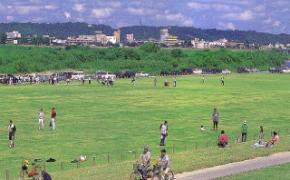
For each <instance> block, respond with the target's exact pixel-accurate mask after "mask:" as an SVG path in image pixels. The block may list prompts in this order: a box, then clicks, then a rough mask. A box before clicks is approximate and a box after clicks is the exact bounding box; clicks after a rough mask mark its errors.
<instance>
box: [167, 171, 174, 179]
mask: <svg viewBox="0 0 290 180" xmlns="http://www.w3.org/2000/svg"><path fill="white" fill-rule="evenodd" d="M165 180H174V173H173V171H171V170H170V171H169V172H168V174H167V177H166V178H165Z"/></svg>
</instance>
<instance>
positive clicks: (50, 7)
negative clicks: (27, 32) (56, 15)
mask: <svg viewBox="0 0 290 180" xmlns="http://www.w3.org/2000/svg"><path fill="white" fill-rule="evenodd" d="M57 8H58V7H57V6H56V5H54V4H48V5H45V6H44V9H46V10H55V9H57Z"/></svg>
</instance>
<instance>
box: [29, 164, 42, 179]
mask: <svg viewBox="0 0 290 180" xmlns="http://www.w3.org/2000/svg"><path fill="white" fill-rule="evenodd" d="M31 165H32V167H31V170H30V171H29V173H28V177H33V178H36V177H37V176H38V175H39V173H38V172H37V169H36V165H35V163H32V164H31Z"/></svg>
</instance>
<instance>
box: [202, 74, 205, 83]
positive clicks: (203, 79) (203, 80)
mask: <svg viewBox="0 0 290 180" xmlns="http://www.w3.org/2000/svg"><path fill="white" fill-rule="evenodd" d="M204 83H205V76H204V75H202V84H204Z"/></svg>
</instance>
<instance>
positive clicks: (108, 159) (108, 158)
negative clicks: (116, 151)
mask: <svg viewBox="0 0 290 180" xmlns="http://www.w3.org/2000/svg"><path fill="white" fill-rule="evenodd" d="M107 161H108V163H110V154H109V153H108V155H107Z"/></svg>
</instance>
